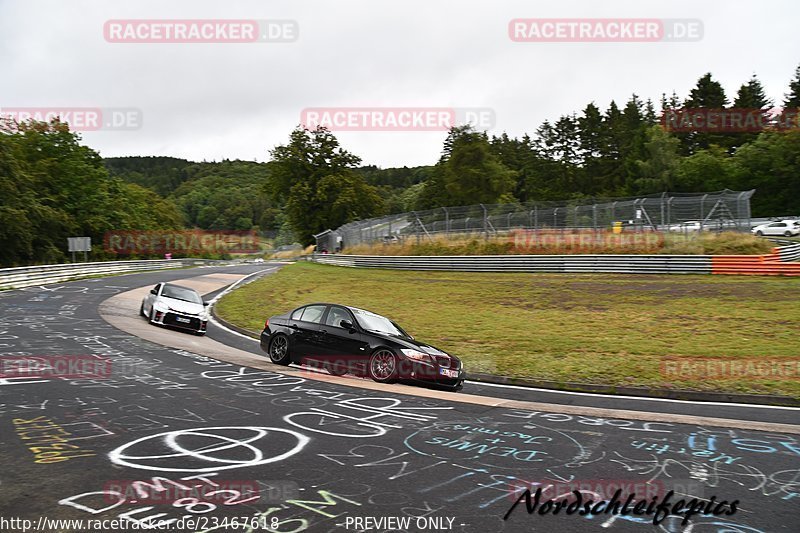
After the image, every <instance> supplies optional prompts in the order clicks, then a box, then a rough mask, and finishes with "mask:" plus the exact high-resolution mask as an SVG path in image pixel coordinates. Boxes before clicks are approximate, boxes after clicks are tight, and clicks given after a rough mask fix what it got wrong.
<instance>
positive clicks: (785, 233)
mask: <svg viewBox="0 0 800 533" xmlns="http://www.w3.org/2000/svg"><path fill="white" fill-rule="evenodd" d="M783 236H784V237H791V236H792V232H791V231H785V232H783Z"/></svg>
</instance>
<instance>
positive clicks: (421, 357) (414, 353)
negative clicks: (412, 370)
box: [400, 348, 431, 363]
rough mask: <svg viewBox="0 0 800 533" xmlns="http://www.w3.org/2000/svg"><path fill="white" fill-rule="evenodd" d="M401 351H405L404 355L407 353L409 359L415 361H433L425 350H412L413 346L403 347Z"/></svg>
mask: <svg viewBox="0 0 800 533" xmlns="http://www.w3.org/2000/svg"><path fill="white" fill-rule="evenodd" d="M400 351H401V352H403V355H405V356H406V357H408V358H409V359H413V360H415V361H422V362H423V363H430V362H431V356H430V355H428V354H426V353H424V352H420V351H419V350H412V349H411V348H401V349H400Z"/></svg>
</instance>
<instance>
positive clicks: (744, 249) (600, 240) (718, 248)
mask: <svg viewBox="0 0 800 533" xmlns="http://www.w3.org/2000/svg"><path fill="white" fill-rule="evenodd" d="M774 246H775V245H774V244H773V243H771V242H769V241H767V240H766V239H762V238H759V237H755V236H754V235H750V234H748V233H737V232H722V233H709V232H703V233H702V234H697V233H689V234H675V233H669V234H666V235H662V234H658V233H638V234H637V233H623V234H619V235H615V234H611V233H602V232H600V233H597V234H591V233H583V234H580V233H578V234H575V233H560V232H554V233H548V232H543V233H540V234H535V233H525V232H522V233H517V234H515V233H513V232H512V233H508V234H503V235H498V236H493V237H490V238H488V239H484V238H483V237H480V236H478V237H474V236H463V235H454V236H451V237H446V236H444V235H435V236H432V237H430V238H428V237H421V238H420V240H419V243H417V240H416V239H415V238H413V237H407V238H406V240H405V241H403V242H395V243H373V244H357V245H353V246H348V247H347V248H345V250H344V253H346V254H351V255H506V254H554V255H561V254H674V255H759V254H769V253H771V252H772V249H773V247H774Z"/></svg>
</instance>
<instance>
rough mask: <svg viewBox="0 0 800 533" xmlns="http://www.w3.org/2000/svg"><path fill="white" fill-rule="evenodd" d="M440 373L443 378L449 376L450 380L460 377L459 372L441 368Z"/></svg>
mask: <svg viewBox="0 0 800 533" xmlns="http://www.w3.org/2000/svg"><path fill="white" fill-rule="evenodd" d="M439 373H440V374H441V375H443V376H447V377H448V378H457V377H458V370H448V369H446V368H440V369H439Z"/></svg>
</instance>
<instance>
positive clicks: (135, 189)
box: [0, 67, 800, 266]
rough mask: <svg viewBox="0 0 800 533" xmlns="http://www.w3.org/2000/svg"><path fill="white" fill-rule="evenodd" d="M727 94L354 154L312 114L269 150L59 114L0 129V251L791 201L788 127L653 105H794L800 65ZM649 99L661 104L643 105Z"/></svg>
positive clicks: (591, 110) (50, 253)
mask: <svg viewBox="0 0 800 533" xmlns="http://www.w3.org/2000/svg"><path fill="white" fill-rule="evenodd" d="M731 96H732V98H731V97H729V95H728V94H727V93H726V92H725V90H724V89H723V87H722V86H721V85H720V84H719V83H718V82H717V81H715V80H714V79H713V77H712V75H711V74H706V75H704V76H702V77H701V78H700V79H699V80H698V81H697V84H696V85H695V87H694V88H693V89H692V90H691V91H690V93H689V94H688V95H687V96H686V97H685V98H683V99H681V98H679V97H678V96H677V95H675V94H672V95H671V96H669V97H667V96H666V95H665V96H662V98H661V100H660V102H658V105H655V104H654V103H653V102H652V101H649V100H646V101H642V100H641V99H640V98H639V97H638V96H636V95H632V96H631V97H630V98H629V99H628V100H627V102H625V104H624V105H621V106H620V105H618V104H617V103H616V102H613V101H612V102H610V103H609V104H608V105H606V106H604V108H601V107H599V106H598V105H596V104H595V103H589V104H587V105H586V106H585V107H584V108H583V110H582V111H581V112H580V113H574V114H570V115H564V116H561V117H560V118H558V120H555V121H554V122H550V121H547V122H545V123H543V124H541V125H540V126H539V127H538V128H536V129H535V130H534V131H533V132H532V133H531V134H526V135H524V136H522V137H521V138H513V137H509V136H508V135H506V134H502V135H499V136H487V135H486V134H485V133H482V132H476V131H474V130H472V129H471V128H470V127H468V126H458V127H454V128H452V129H451V130H450V132H449V134H448V136H447V138H446V140H445V142H444V145H443V148H442V152H441V157H440V158H439V161H438V162H437V163H436V164H435V165H431V166H421V167H411V168H409V167H403V168H387V169H381V168H378V167H375V166H364V165H362V163H361V158H360V157H359V156H357V155H355V154H352V153H350V152H348V151H347V150H346V149H344V148H343V147H342V146H341V145H340V144H339V141H338V139H337V138H336V136H335V135H334V134H333V133H331V132H329V131H325V130H317V131H306V130H303V129H296V130H295V131H293V132H291V133H290V135H289V140H288V142H287V143H286V144H285V145H281V146H277V147H275V148H273V149H272V150H271V151H270V152H269V155H270V160H269V162H266V163H256V162H248V161H239V160H235V161H229V160H224V161H221V162H199V163H198V162H191V161H187V160H184V159H178V158H174V157H119V158H106V159H102V158H101V157H100V155H99V154H98V153H97V152H95V151H94V150H92V149H91V148H89V147H87V146H84V145H82V144H81V138H80V136H79V135H77V134H75V133H74V132H71V131H69V129H68V127H67V126H66V125H65V124H62V123H59V122H57V121H56V122H53V123H50V124H44V123H27V124H19V125H17V124H13V125H10V124H5V125H4V126H3V128H2V131H1V132H0V264H2V265H3V266H11V265H22V264H32V263H43V262H59V261H64V260H65V259H66V255H67V254H66V238H67V237H70V236H91V237H92V239H93V242H94V243H95V245H96V246H95V251H94V252H93V257H94V258H95V259H102V258H104V257H105V256H104V254H103V251H102V250H101V243H102V237H103V234H104V232H106V231H109V230H124V229H178V228H201V229H236V230H244V229H255V230H258V231H260V232H261V233H262V235H265V236H268V237H271V238H274V242H275V244H276V245H280V244H289V243H292V242H295V241H297V242H301V243H303V244H308V243H311V242H313V238H312V235H313V234H314V233H317V232H319V231H322V230H324V229H328V228H336V227H338V226H339V225H341V224H344V223H346V222H350V221H353V220H358V219H361V218H368V217H371V216H377V215H381V214H388V213H400V212H404V211H409V210H416V209H428V208H434V207H441V206H452V205H467V204H475V203H504V202H520V203H525V202H535V201H548V200H567V199H581V198H590V197H598V196H602V197H610V196H632V195H639V194H650V193H658V192H663V191H673V192H700V191H711V190H719V189H724V188H729V189H734V190H746V189H753V188H755V189H757V192H756V195H755V196H754V197H753V200H752V207H753V215H754V216H774V215H798V214H800V127H798V124H797V115H795V122H794V127H791V128H784V129H778V128H767V129H766V130H765V131H762V132H752V131H749V132H742V133H702V132H697V131H693V132H688V133H674V132H670V131H667V129H665V128H664V127H663V125H662V124H661V121H660V119H661V116H662V115H663V113H664V112H665V111H666V110H670V109H681V108H701V109H722V108H727V109H730V108H737V109H738V108H748V109H757V110H763V111H764V112H766V111H767V110H769V109H770V108H772V107H773V106H774V105H782V106H783V107H784V108H787V109H794V110H795V112H796V110H797V108H798V107H800V67H798V69H797V70H796V71H795V73H794V79H793V80H792V81H791V83H790V84H789V87H788V92H787V94H786V95H785V97H784V99H783V101H782V102H780V104H776V103H774V102H772V101H770V100H769V99H768V98H767V97H766V95H765V91H764V88H763V87H762V85H761V83H760V82H759V80H758V78H756V77H755V76H753V77H752V78H751V79H750V80H748V81H747V82H745V83H743V84H742V85H741V86H740V87H739V88H738V90H737V91H736V92H735V94H732V95H731ZM657 108H658V110H656V109H657Z"/></svg>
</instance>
